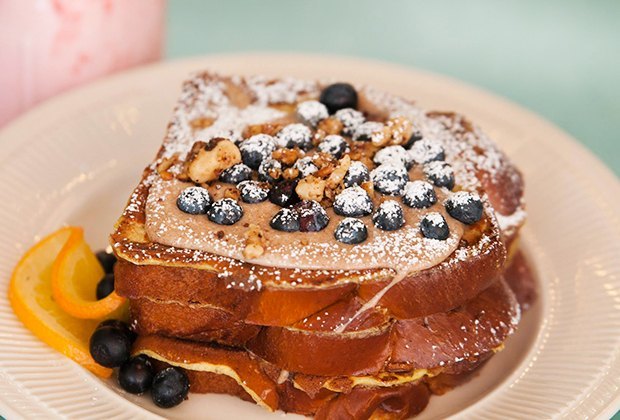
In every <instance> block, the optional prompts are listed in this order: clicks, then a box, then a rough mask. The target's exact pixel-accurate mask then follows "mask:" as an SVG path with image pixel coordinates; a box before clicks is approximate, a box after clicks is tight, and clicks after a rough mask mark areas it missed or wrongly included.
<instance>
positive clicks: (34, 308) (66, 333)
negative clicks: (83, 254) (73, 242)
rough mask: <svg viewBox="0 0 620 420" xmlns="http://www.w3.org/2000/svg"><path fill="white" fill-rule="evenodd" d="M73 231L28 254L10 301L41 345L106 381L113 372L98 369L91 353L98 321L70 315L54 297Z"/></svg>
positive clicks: (59, 233) (14, 279)
mask: <svg viewBox="0 0 620 420" xmlns="http://www.w3.org/2000/svg"><path fill="white" fill-rule="evenodd" d="M73 231H74V228H63V229H60V230H58V231H56V232H54V233H52V234H51V235H49V236H47V237H46V238H44V239H43V240H41V241H40V242H39V243H37V244H36V245H34V246H33V247H32V248H30V249H29V250H28V252H26V254H25V255H24V256H23V257H22V259H21V260H20V261H19V263H18V264H17V266H16V267H15V270H14V271H13V275H12V277H11V285H10V287H9V300H10V301H11V306H12V307H13V311H14V312H15V314H16V315H17V317H18V318H19V319H20V321H21V322H22V323H23V324H24V325H25V326H26V328H28V329H29V330H30V331H32V333H33V334H34V335H36V336H37V337H38V338H39V339H40V340H41V341H43V342H45V343H46V344H48V345H49V346H51V347H53V348H54V349H56V350H58V351H59V352H60V353H62V354H64V355H65V356H67V357H69V358H71V359H73V360H74V361H76V362H77V363H79V364H80V365H82V366H84V367H85V368H86V369H88V370H90V371H91V372H93V373H94V374H96V375H98V376H101V377H104V378H107V377H109V376H110V375H111V374H112V369H108V368H105V367H103V366H100V365H98V364H97V363H96V362H95V361H94V360H93V358H92V357H91V356H90V352H89V350H88V341H89V340H90V336H91V335H92V333H93V331H94V330H95V328H96V327H97V324H98V321H91V320H83V319H76V318H74V317H72V316H70V315H68V314H67V313H65V312H64V311H63V310H62V309H61V308H60V306H59V305H58V304H57V303H56V302H55V301H54V298H53V297H52V265H53V264H54V259H55V258H56V256H57V255H58V253H59V252H60V250H61V249H62V248H63V246H64V245H65V243H67V241H68V240H69V238H70V236H71V234H72V232H73Z"/></svg>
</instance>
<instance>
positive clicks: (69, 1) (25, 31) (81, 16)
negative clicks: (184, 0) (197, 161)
mask: <svg viewBox="0 0 620 420" xmlns="http://www.w3.org/2000/svg"><path fill="white" fill-rule="evenodd" d="M165 8H166V0H0V126H2V125H3V124H5V123H6V122H8V121H9V120H10V119H12V118H13V117H15V116H17V115H18V114H19V113H21V112H23V111H25V110H26V109H28V108H29V107H31V106H32V105H34V104H36V103H37V102H39V101H41V100H43V99H45V98H48V97H50V96H52V95H54V94H56V93H58V92H61V91H63V90H66V89H68V88H71V87H73V86H76V85H79V84H82V83H84V82H88V81H90V80H93V79H95V78H97V77H99V76H103V75H106V74H109V73H113V72H115V71H118V70H121V69H126V68H129V67H132V66H135V65H139V64H144V63H148V62H152V61H155V60H158V59H159V58H160V57H161V54H162V50H163V38H164V20H165V16H164V14H165Z"/></svg>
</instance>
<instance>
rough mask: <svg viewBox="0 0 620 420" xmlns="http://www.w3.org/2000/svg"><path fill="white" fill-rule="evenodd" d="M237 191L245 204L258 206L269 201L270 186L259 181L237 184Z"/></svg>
mask: <svg viewBox="0 0 620 420" xmlns="http://www.w3.org/2000/svg"><path fill="white" fill-rule="evenodd" d="M237 189H238V190H239V193H240V195H241V200H243V202H244V203H249V204H256V203H261V202H263V201H265V200H266V199H267V195H268V194H269V187H268V184H266V183H262V182H258V181H243V182H240V183H239V184H237Z"/></svg>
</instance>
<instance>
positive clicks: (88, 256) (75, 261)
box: [52, 227, 125, 319]
mask: <svg viewBox="0 0 620 420" xmlns="http://www.w3.org/2000/svg"><path fill="white" fill-rule="evenodd" d="M103 275H104V272H103V269H102V268H101V264H99V260H97V257H96V256H95V254H94V253H93V251H91V249H90V247H89V246H88V244H87V243H86V242H85V241H84V231H83V230H82V229H81V228H77V227H74V228H71V235H69V239H68V240H67V242H66V243H65V245H64V246H63V247H62V249H61V250H60V253H59V254H58V257H57V258H56V261H55V262H54V265H53V266H52V291H53V294H54V299H55V300H56V302H57V303H58V305H59V306H60V307H61V308H62V309H63V310H64V311H65V312H66V313H68V314H69V315H72V316H74V317H76V318H82V319H102V318H105V317H108V316H110V315H112V314H113V313H115V312H121V311H122V309H123V304H124V303H125V298H123V297H121V296H119V295H117V294H116V292H112V293H110V294H109V295H108V296H106V297H105V298H103V299H101V300H97V297H96V290H97V283H98V282H99V280H101V278H102V277H103Z"/></svg>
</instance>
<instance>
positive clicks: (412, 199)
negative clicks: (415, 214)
mask: <svg viewBox="0 0 620 420" xmlns="http://www.w3.org/2000/svg"><path fill="white" fill-rule="evenodd" d="M436 202H437V195H436V194H435V190H434V189H433V186H432V185H431V184H429V183H428V182H426V181H420V180H416V181H412V182H407V185H405V189H404V190H403V203H405V204H406V205H408V206H409V207H413V208H415V209H425V208H428V207H430V206H432V205H433V204H435V203H436Z"/></svg>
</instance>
